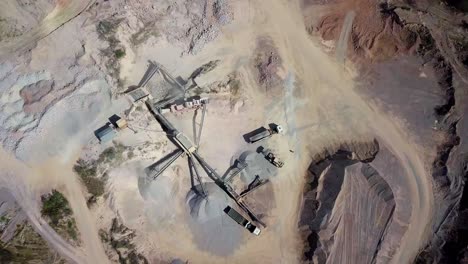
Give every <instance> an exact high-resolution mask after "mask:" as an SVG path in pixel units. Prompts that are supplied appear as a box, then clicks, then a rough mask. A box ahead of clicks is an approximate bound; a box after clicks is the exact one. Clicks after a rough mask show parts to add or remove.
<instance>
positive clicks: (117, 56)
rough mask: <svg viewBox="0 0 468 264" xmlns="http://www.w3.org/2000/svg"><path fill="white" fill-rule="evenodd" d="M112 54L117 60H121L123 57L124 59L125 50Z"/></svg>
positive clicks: (118, 50)
mask: <svg viewBox="0 0 468 264" xmlns="http://www.w3.org/2000/svg"><path fill="white" fill-rule="evenodd" d="M114 54H115V57H116V58H117V59H121V58H123V57H125V50H124V49H117V50H115V51H114Z"/></svg>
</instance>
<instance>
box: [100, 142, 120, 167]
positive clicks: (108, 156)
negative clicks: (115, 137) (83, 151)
mask: <svg viewBox="0 0 468 264" xmlns="http://www.w3.org/2000/svg"><path fill="white" fill-rule="evenodd" d="M125 149H126V148H125V146H124V145H122V144H120V143H117V144H115V146H114V147H109V148H106V149H105V150H104V151H103V152H102V153H101V154H100V155H99V158H98V160H97V163H98V164H102V163H108V164H111V165H116V164H118V163H121V162H122V161H123V152H124V151H125Z"/></svg>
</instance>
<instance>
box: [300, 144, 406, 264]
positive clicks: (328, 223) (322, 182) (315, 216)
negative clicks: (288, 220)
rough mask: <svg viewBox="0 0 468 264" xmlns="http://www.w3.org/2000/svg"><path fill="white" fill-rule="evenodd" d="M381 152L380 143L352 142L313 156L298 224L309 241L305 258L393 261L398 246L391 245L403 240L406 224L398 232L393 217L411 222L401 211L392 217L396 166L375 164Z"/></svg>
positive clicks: (324, 260)
mask: <svg viewBox="0 0 468 264" xmlns="http://www.w3.org/2000/svg"><path fill="white" fill-rule="evenodd" d="M379 149H380V148H379V144H378V143H377V141H374V142H361V143H359V142H354V143H350V144H343V145H342V146H341V147H338V148H336V150H335V151H327V152H325V153H322V154H320V155H317V156H316V158H314V161H313V162H312V163H311V165H310V166H309V169H308V176H307V185H306V187H305V190H304V198H303V206H302V212H301V220H300V222H299V227H300V229H301V230H302V231H303V234H304V235H306V238H304V239H305V240H306V241H307V243H306V248H305V252H304V260H306V261H313V262H314V263H325V262H332V263H343V262H347V261H349V262H350V263H372V262H374V261H379V260H385V259H389V258H391V257H392V256H391V255H389V254H391V252H392V249H393V250H394V249H396V247H397V245H396V244H394V243H393V244H392V243H391V242H390V243H389V242H388V241H391V240H395V239H396V238H398V237H401V236H402V235H403V232H404V231H405V229H406V228H404V226H405V224H403V225H399V226H398V228H396V225H398V224H396V223H392V221H394V220H393V218H394V217H396V218H400V221H403V222H405V221H408V220H409V218H408V217H407V216H406V217H402V212H396V213H395V216H394V212H395V205H396V202H395V197H394V194H393V191H392V188H391V187H390V184H391V182H392V181H395V175H392V174H393V171H397V170H398V168H397V167H398V165H397V164H394V166H388V167H382V163H381V162H380V161H379V160H376V161H374V160H375V158H376V157H377V156H379V155H380V154H379ZM383 151H384V152H387V150H386V149H384V150H383ZM382 155H385V154H382ZM392 178H393V179H392ZM388 181H389V182H390V184H389V182H388ZM400 211H401V210H400ZM405 218H406V220H404V219H405ZM362 223H366V224H365V225H363V224H362ZM400 224H401V223H400ZM388 230H391V232H387V231H388ZM395 230H400V231H397V232H398V234H396V233H397V232H395ZM387 233H388V234H387ZM396 240H398V239H396Z"/></svg>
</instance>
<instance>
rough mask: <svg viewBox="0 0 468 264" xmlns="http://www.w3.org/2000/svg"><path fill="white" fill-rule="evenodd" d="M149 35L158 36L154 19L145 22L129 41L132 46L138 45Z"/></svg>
mask: <svg viewBox="0 0 468 264" xmlns="http://www.w3.org/2000/svg"><path fill="white" fill-rule="evenodd" d="M151 37H155V38H157V37H159V33H158V31H157V30H156V21H152V22H149V23H146V24H145V25H144V26H143V27H142V28H141V29H140V30H138V32H136V33H135V34H133V35H132V36H131V37H130V42H131V43H132V45H133V46H138V45H140V44H143V43H145V42H146V41H147V40H148V39H150V38H151Z"/></svg>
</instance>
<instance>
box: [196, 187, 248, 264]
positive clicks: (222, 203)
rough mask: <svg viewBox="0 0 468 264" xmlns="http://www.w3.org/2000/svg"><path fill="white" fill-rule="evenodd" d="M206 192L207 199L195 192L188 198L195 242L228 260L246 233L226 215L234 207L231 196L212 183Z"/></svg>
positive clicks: (205, 249)
mask: <svg viewBox="0 0 468 264" xmlns="http://www.w3.org/2000/svg"><path fill="white" fill-rule="evenodd" d="M198 188H199V187H198ZM203 188H204V190H205V192H206V194H207V197H206V198H203V197H202V196H200V195H198V193H197V191H195V190H190V191H189V193H188V194H187V206H188V209H189V210H190V216H191V221H190V228H191V230H192V232H193V236H194V241H195V242H196V243H197V246H198V247H199V248H200V249H201V250H204V251H208V252H211V253H213V254H215V255H220V256H228V255H230V254H232V253H233V252H234V251H235V250H236V249H237V248H238V247H239V246H240V242H241V239H242V236H243V235H244V234H246V232H245V231H244V229H243V228H242V227H241V226H240V225H238V224H237V223H236V222H234V221H233V220H232V219H231V218H230V217H229V216H227V215H226V214H225V213H224V211H223V210H224V208H226V206H228V205H229V206H233V204H232V200H230V199H229V197H228V196H227V194H226V193H225V192H224V191H223V190H221V189H220V188H219V187H218V186H216V184H215V183H212V182H210V183H204V184H203Z"/></svg>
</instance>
